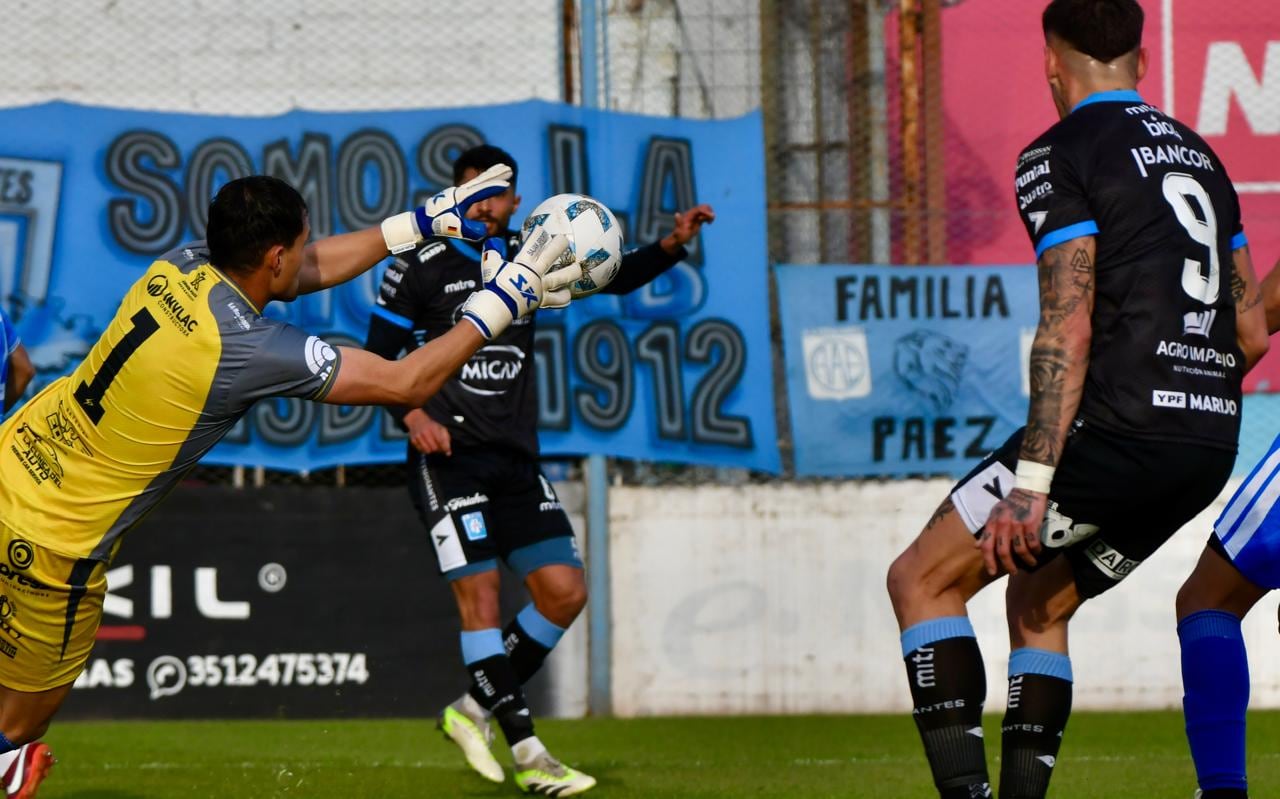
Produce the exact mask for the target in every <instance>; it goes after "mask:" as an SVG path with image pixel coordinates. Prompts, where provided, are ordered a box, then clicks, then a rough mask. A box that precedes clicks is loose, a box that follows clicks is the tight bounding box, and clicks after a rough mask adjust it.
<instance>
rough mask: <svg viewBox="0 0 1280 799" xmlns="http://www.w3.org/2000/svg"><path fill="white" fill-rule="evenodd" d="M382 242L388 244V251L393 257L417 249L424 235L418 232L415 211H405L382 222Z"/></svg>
mask: <svg viewBox="0 0 1280 799" xmlns="http://www.w3.org/2000/svg"><path fill="white" fill-rule="evenodd" d="M382 240H383V241H385V242H386V243H387V249H388V250H390V251H391V254H392V255H397V254H399V253H402V252H404V251H405V250H412V249H413V248H414V247H417V246H418V243H419V242H421V241H422V234H421V233H419V232H418V222H417V220H416V219H414V218H413V211H405V212H404V213H403V214H396V215H395V216H389V217H387V218H386V219H384V220H382Z"/></svg>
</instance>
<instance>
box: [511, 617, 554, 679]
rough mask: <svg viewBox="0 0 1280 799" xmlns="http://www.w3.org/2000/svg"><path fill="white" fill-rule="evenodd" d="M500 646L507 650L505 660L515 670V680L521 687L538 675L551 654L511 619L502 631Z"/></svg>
mask: <svg viewBox="0 0 1280 799" xmlns="http://www.w3.org/2000/svg"><path fill="white" fill-rule="evenodd" d="M502 644H503V646H505V647H506V648H507V659H509V660H510V661H511V667H512V668H513V669H515V672H516V679H517V680H519V681H520V684H521V685H524V684H525V683H527V682H529V680H530V679H531V678H532V677H533V675H535V674H537V673H538V669H540V668H542V663H543V661H545V660H546V659H547V655H550V654H551V647H548V646H543V645H542V644H540V643H538V641H537V640H536V639H535V638H534V637H533V636H531V635H530V634H529V633H528V632H527V631H526V630H525V629H524V628H523V627H521V626H520V620H519V619H518V618H517V619H512V620H511V623H510V624H508V625H507V629H505V630H503V631H502Z"/></svg>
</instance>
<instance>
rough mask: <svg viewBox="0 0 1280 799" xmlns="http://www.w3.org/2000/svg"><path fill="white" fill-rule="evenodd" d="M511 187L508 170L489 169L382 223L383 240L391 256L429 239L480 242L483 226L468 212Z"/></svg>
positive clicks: (495, 167) (502, 168)
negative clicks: (439, 237) (438, 237)
mask: <svg viewBox="0 0 1280 799" xmlns="http://www.w3.org/2000/svg"><path fill="white" fill-rule="evenodd" d="M510 185H511V167H509V166H507V165H506V164H498V165H497V166H491V167H489V168H488V169H486V170H485V171H483V172H481V173H480V174H479V175H476V176H475V177H474V178H472V179H471V180H468V181H467V182H466V183H463V184H462V185H461V186H450V187H449V188H447V189H443V190H442V191H440V192H439V193H438V194H436V195H434V196H432V198H431V199H429V200H427V203H426V205H420V206H418V207H417V208H415V209H413V210H412V211H405V212H404V213H402V214H396V215H395V216H391V217H387V218H386V219H384V220H382V240H383V241H385V242H386V243H387V249H388V250H390V251H391V254H392V255H395V254H397V253H402V252H405V251H406V250H412V249H413V248H414V247H417V246H418V245H419V244H421V243H422V242H423V241H424V240H425V239H426V238H427V237H428V236H448V237H449V238H453V239H467V240H468V241H479V240H480V239H483V238H484V234H485V226H484V223H483V222H476V221H475V220H472V219H467V209H468V208H470V207H471V206H472V205H473V204H474V203H478V202H480V201H481V200H486V199H488V198H490V197H494V196H496V195H499V194H501V193H502V192H504V191H506V190H507V187H509V186H510Z"/></svg>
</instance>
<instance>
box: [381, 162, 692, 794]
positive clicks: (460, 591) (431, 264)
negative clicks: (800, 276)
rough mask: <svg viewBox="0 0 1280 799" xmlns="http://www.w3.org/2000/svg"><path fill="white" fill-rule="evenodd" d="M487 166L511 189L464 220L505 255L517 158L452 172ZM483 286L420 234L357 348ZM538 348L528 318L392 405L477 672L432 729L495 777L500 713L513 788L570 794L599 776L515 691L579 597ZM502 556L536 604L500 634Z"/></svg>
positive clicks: (636, 260)
mask: <svg viewBox="0 0 1280 799" xmlns="http://www.w3.org/2000/svg"><path fill="white" fill-rule="evenodd" d="M495 164H506V165H508V166H510V167H511V170H512V173H513V177H512V180H511V188H510V189H508V190H507V191H506V192H504V193H503V194H501V195H499V196H497V197H494V198H490V199H488V200H485V201H483V202H479V203H476V204H475V205H474V206H472V208H471V210H470V211H469V213H468V216H469V217H470V218H472V219H476V220H477V221H481V222H484V223H485V225H486V226H487V227H488V234H489V236H497V237H501V238H502V239H503V240H504V241H505V246H506V248H507V249H508V250H510V251H511V252H514V251H515V250H516V249H518V248H519V245H520V241H519V232H518V231H513V230H511V229H509V227H508V225H509V223H510V220H511V217H512V215H513V214H514V213H515V211H516V209H517V207H518V206H519V202H520V198H519V197H518V196H517V195H516V193H515V185H516V178H515V172H516V163H515V161H514V159H512V157H511V156H510V155H509V154H507V153H506V152H504V151H503V150H501V149H499V148H497V147H493V146H490V145H481V146H479V147H475V148H473V149H471V150H468V151H466V152H464V153H463V154H462V155H461V156H460V157H459V158H458V160H457V161H456V162H455V163H454V166H453V171H454V174H456V175H471V174H473V173H479V172H482V171H483V170H485V169H487V168H488V167H490V166H493V165H495ZM714 218H715V216H714V214H713V212H712V210H711V208H710V207H708V206H705V205H700V206H697V207H695V208H692V209H690V210H689V211H686V212H685V213H683V214H677V215H676V224H675V230H674V231H673V232H672V233H671V234H670V235H668V236H667V237H666V238H664V239H662V240H661V241H658V242H655V243H653V244H651V245H649V246H647V247H643V248H640V249H638V250H634V251H632V252H628V253H626V254H625V255H624V257H623V259H622V266H621V269H620V270H619V272H618V275H617V276H616V277H615V278H614V280H613V282H612V283H611V284H610V285H609V286H608V287H607V288H605V289H604V291H605V293H609V294H625V293H627V292H630V291H633V290H635V289H637V288H639V287H640V286H643V285H644V284H646V283H648V282H650V281H651V280H653V279H654V278H656V277H657V276H658V275H660V274H662V273H663V272H665V271H666V270H667V269H669V268H671V267H672V266H674V265H675V264H677V263H678V262H679V261H680V260H682V259H683V258H684V257H685V256H686V255H687V252H686V250H685V249H684V244H685V243H686V242H688V241H690V240H691V239H692V238H693V237H694V236H696V235H698V232H699V230H700V229H701V227H702V225H703V223H705V222H711V221H713V220H714ZM482 283H483V281H482V279H481V271H480V252H479V250H477V249H476V248H475V247H472V246H469V245H468V246H463V247H455V246H454V245H453V244H452V243H451V242H450V241H449V240H448V239H443V238H440V239H431V240H428V241H427V242H426V243H425V244H424V245H423V246H422V247H420V248H419V249H418V250H417V251H416V252H409V253H405V254H404V255H402V256H400V257H398V258H396V260H395V261H394V262H393V263H392V265H391V266H390V267H389V268H388V270H387V272H386V276H385V277H384V278H383V282H382V288H381V290H380V293H379V297H378V300H377V306H376V308H375V309H374V313H373V317H372V319H371V320H370V324H369V335H368V341H367V343H366V347H367V348H368V349H370V350H372V351H373V352H376V353H378V354H380V355H383V356H385V357H391V358H394V357H395V356H396V354H397V353H399V352H400V350H401V349H402V348H405V347H407V348H408V349H413V348H415V347H418V346H421V345H422V344H423V343H424V342H426V341H430V340H431V339H433V338H435V337H436V336H439V335H441V334H442V333H444V332H446V331H447V330H449V328H450V327H451V326H452V325H453V323H454V320H455V318H456V317H457V315H458V313H459V309H460V308H461V306H462V303H463V302H464V301H465V300H466V299H467V297H469V296H470V295H471V294H472V292H474V291H476V290H478V289H479V288H480V287H481V285H482ZM526 320H527V321H526ZM533 342H534V321H533V316H532V315H530V316H528V317H526V318H525V320H521V321H520V322H519V323H517V324H515V325H513V326H512V327H511V328H509V329H508V331H507V332H506V333H505V334H503V335H501V336H499V337H497V338H496V339H494V340H493V341H492V342H491V343H490V344H489V345H488V346H486V347H484V348H483V349H481V350H480V351H479V352H477V353H476V354H475V356H474V357H472V359H471V360H470V361H469V362H468V363H467V364H466V365H465V366H463V368H462V371H461V373H459V375H458V376H457V377H455V378H454V379H453V380H451V381H450V382H449V383H447V384H446V385H445V387H444V388H443V389H441V391H440V393H439V395H438V396H437V397H436V398H433V399H432V401H431V402H428V403H427V404H426V406H425V407H423V408H412V409H406V408H400V409H394V410H393V411H392V412H393V414H394V415H395V416H396V418H397V420H399V421H400V422H401V423H402V424H403V425H404V426H405V427H406V428H407V429H408V431H409V438H410V444H411V446H410V447H409V467H410V468H409V472H410V474H409V488H410V492H411V494H412V497H413V501H414V505H415V506H416V507H417V509H418V512H419V514H420V515H421V518H422V521H423V524H424V525H425V526H426V527H427V529H428V530H429V531H430V533H431V539H432V542H433V544H434V545H435V549H436V555H437V557H438V558H439V563H440V570H441V572H442V573H443V574H444V575H445V578H446V579H447V580H449V582H450V586H451V587H452V589H453V593H454V596H455V598H456V600H457V603H458V611H459V613H460V614H461V617H462V630H463V632H462V657H463V661H464V662H465V663H466V665H467V671H468V672H469V673H470V674H471V677H472V685H471V689H470V691H469V692H468V693H467V694H464V695H463V697H462V698H461V699H459V700H458V701H456V702H454V703H453V704H451V705H449V706H448V707H447V708H445V710H444V711H443V713H442V714H441V718H440V726H441V728H442V729H443V730H444V732H445V734H446V735H448V736H449V738H450V739H452V740H453V741H455V742H456V743H457V744H458V745H459V746H461V747H462V749H463V752H464V753H465V755H466V757H467V761H468V763H470V764H471V766H472V767H473V768H474V769H475V770H476V771H478V772H479V773H480V774H482V775H483V776H485V777H486V778H488V779H490V780H493V781H495V782H501V781H502V779H503V777H504V775H503V771H502V767H501V766H500V765H499V764H498V762H497V761H496V760H495V759H494V757H493V754H492V752H491V751H490V748H489V745H490V742H491V741H492V735H491V733H490V728H489V722H488V720H489V718H490V717H491V716H492V717H494V718H496V720H497V722H498V724H499V726H500V727H501V728H502V731H503V734H504V736H505V737H506V739H507V743H508V744H509V745H510V746H511V748H512V752H513V755H514V760H515V763H516V781H517V783H518V784H519V785H520V787H521V788H524V789H525V790H532V791H541V792H547V793H554V795H557V796H570V795H573V794H576V793H580V792H581V791H584V790H587V789H589V788H590V787H591V786H593V785H594V784H595V780H593V779H592V778H591V777H588V776H587V775H585V774H582V773H581V772H578V771H576V770H574V769H571V768H568V767H566V766H562V765H561V764H559V763H558V762H556V761H555V760H554V759H553V758H551V757H550V755H548V754H547V753H546V750H545V749H544V748H543V746H542V744H541V743H540V742H539V741H538V739H537V738H536V737H534V735H533V720H532V718H531V717H530V714H529V709H528V706H527V705H526V703H525V699H524V695H523V692H522V690H521V685H523V684H524V683H525V682H527V681H528V680H529V678H530V677H532V676H533V674H534V673H535V672H536V671H537V670H538V669H539V667H540V666H541V665H542V662H543V660H544V659H545V658H546V657H547V655H548V654H549V653H550V651H551V649H552V648H553V647H555V645H556V643H557V642H558V641H559V640H560V636H561V635H562V634H563V633H564V631H565V629H566V628H568V626H569V625H570V624H572V623H573V620H574V619H575V618H577V616H578V614H579V613H580V612H581V611H582V608H583V607H584V606H585V605H586V600H587V592H586V582H585V580H584V577H583V571H582V561H581V559H580V558H579V556H578V549H577V545H576V542H575V539H574V534H573V528H572V527H571V526H570V524H569V518H568V516H567V515H565V512H564V510H563V509H562V508H561V506H560V502H559V500H558V499H557V498H556V494H555V491H554V489H553V488H552V486H551V483H550V482H549V481H548V480H547V478H546V477H545V476H544V475H543V474H542V471H541V469H540V468H539V466H538V431H537V423H538V396H537V378H536V375H535V374H534V356H533ZM499 558H501V559H503V560H505V561H506V563H507V565H508V566H510V567H511V569H512V570H513V571H514V572H515V573H516V574H518V575H519V576H520V577H521V579H523V580H524V582H525V585H526V586H527V588H528V589H529V592H530V594H531V595H532V598H533V602H532V603H531V604H530V605H528V606H527V607H526V608H525V609H524V610H522V611H521V612H520V614H519V615H518V616H517V617H516V618H515V619H513V620H512V621H511V623H510V624H508V625H507V627H506V628H505V629H499V623H500V617H499V610H498V585H499V582H498V581H499V578H498V571H497V561H498V559H499ZM557 789H558V790H557Z"/></svg>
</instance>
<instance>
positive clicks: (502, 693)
mask: <svg viewBox="0 0 1280 799" xmlns="http://www.w3.org/2000/svg"><path fill="white" fill-rule="evenodd" d="M467 672H468V673H470V674H471V688H470V689H469V692H470V694H471V698H472V699H474V700H476V702H478V703H480V707H482V708H484V709H485V710H487V711H489V712H490V713H492V714H493V717H494V718H495V719H497V721H498V726H500V727H502V735H503V737H505V738H506V739H507V745H508V746H515V745H516V744H517V743H519V742H521V741H523V740H524V739H525V738H532V737H533V714H531V713H530V712H529V705H528V703H527V702H525V698H524V691H523V690H522V689H521V688H520V681H519V680H518V679H516V672H515V669H514V668H512V667H511V661H510V660H508V659H507V656H506V655H492V656H490V657H487V658H485V659H484V660H478V661H476V662H475V663H468V664H467Z"/></svg>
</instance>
